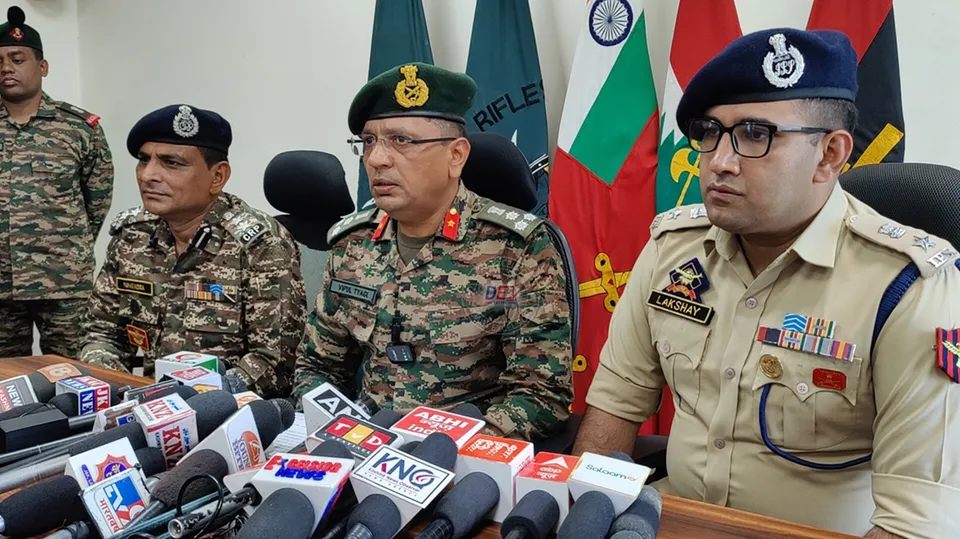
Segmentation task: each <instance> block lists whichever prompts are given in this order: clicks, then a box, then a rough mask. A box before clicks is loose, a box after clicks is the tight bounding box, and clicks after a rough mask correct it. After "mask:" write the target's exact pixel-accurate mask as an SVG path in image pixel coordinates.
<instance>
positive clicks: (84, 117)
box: [0, 6, 113, 357]
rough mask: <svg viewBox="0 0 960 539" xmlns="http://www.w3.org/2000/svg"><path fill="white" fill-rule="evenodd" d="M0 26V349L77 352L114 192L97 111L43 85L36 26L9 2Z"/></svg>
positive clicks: (9, 352)
mask: <svg viewBox="0 0 960 539" xmlns="http://www.w3.org/2000/svg"><path fill="white" fill-rule="evenodd" d="M7 19H8V20H7V22H6V23H4V24H2V25H0V357H9V356H27V355H30V354H31V353H32V350H33V325H34V324H36V325H37V329H38V330H39V333H40V349H41V350H42V351H43V352H44V353H53V354H60V355H63V356H68V357H76V355H77V352H78V351H79V344H80V331H79V329H80V319H81V315H82V313H83V310H84V308H85V307H86V302H87V297H88V296H89V294H90V290H91V289H92V288H93V270H94V256H93V250H94V245H95V243H96V240H97V235H98V234H99V233H100V229H101V227H102V226H103V222H104V219H106V217H107V212H108V211H109V210H110V201H111V197H112V196H113V161H112V159H111V156H110V148H109V147H108V146H107V140H106V138H105V137H104V135H103V129H101V127H100V124H99V120H100V118H99V117H98V116H96V115H94V114H90V113H89V112H86V111H84V110H82V109H79V108H77V107H75V106H73V105H70V104H68V103H64V102H62V101H54V100H53V99H51V98H50V96H48V95H47V94H46V93H44V92H43V90H42V80H43V77H45V76H46V75H47V71H48V69H49V66H48V64H47V61H46V60H44V58H43V43H42V41H41V39H40V34H39V33H38V32H37V31H36V30H35V29H33V28H31V27H30V26H27V25H26V24H24V19H25V16H24V13H23V11H22V10H21V9H20V8H18V7H16V6H14V7H11V8H10V9H9V10H8V12H7Z"/></svg>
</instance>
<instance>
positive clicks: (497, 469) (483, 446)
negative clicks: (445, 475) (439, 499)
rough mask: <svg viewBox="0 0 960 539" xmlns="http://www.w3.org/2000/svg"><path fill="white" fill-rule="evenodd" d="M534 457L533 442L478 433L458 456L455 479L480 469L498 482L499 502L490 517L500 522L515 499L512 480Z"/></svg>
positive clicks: (511, 507) (508, 511)
mask: <svg viewBox="0 0 960 539" xmlns="http://www.w3.org/2000/svg"><path fill="white" fill-rule="evenodd" d="M532 460H533V444H532V443H530V442H526V441H522V440H512V439H508V438H500V437H497V436H489V435H486V434H477V435H476V436H474V437H473V438H471V439H470V441H469V442H467V443H466V444H465V445H464V446H463V447H462V448H461V449H460V452H459V454H458V456H457V467H456V472H457V479H456V481H459V480H460V478H462V477H465V476H467V474H472V473H474V472H480V473H483V474H486V475H488V476H489V477H490V478H491V479H492V480H493V481H494V482H495V483H496V484H497V485H499V487H498V488H499V490H500V496H499V503H498V504H497V507H496V509H495V510H494V511H493V514H492V515H491V516H490V519H491V520H493V521H494V522H503V519H504V518H506V517H507V515H508V514H509V513H510V510H511V509H513V503H514V481H515V480H516V477H517V474H518V473H520V470H522V469H523V467H524V466H526V465H527V463H529V462H531V461H532Z"/></svg>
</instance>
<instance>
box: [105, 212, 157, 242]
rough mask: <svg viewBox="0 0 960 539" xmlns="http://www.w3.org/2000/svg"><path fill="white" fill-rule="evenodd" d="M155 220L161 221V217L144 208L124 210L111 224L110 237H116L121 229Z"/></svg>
mask: <svg viewBox="0 0 960 539" xmlns="http://www.w3.org/2000/svg"><path fill="white" fill-rule="evenodd" d="M155 219H159V217H158V216H156V215H154V214H152V213H150V212H148V211H147V210H145V209H143V206H137V207H135V208H130V209H128V210H123V211H122V212H120V213H119V214H117V216H116V217H114V218H113V221H111V222H110V235H111V236H116V235H117V234H118V233H119V232H120V229H121V228H123V227H125V226H127V225H132V224H133V223H143V222H146V221H153V220H155Z"/></svg>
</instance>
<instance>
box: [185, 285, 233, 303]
mask: <svg viewBox="0 0 960 539" xmlns="http://www.w3.org/2000/svg"><path fill="white" fill-rule="evenodd" d="M183 296H184V297H185V298H187V299H199V300H203V301H226V302H230V303H235V302H236V299H235V298H236V296H237V287H236V286H233V285H228V284H219V283H197V282H186V283H183Z"/></svg>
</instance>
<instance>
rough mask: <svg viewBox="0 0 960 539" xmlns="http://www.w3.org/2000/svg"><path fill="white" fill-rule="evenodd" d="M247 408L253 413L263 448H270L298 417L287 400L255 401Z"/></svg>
mask: <svg viewBox="0 0 960 539" xmlns="http://www.w3.org/2000/svg"><path fill="white" fill-rule="evenodd" d="M246 406H249V407H250V409H251V410H252V411H253V420H254V422H255V423H256V425H257V432H258V433H259V434H260V442H261V443H262V444H263V447H270V444H272V443H273V441H274V440H276V439H277V436H279V435H280V433H282V432H283V431H285V430H287V429H289V428H290V426H291V425H293V420H294V419H295V417H296V413H295V412H294V410H293V405H292V404H290V402H289V401H287V400H286V399H270V400H255V401H252V402H250V403H248V404H247V405H246Z"/></svg>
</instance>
